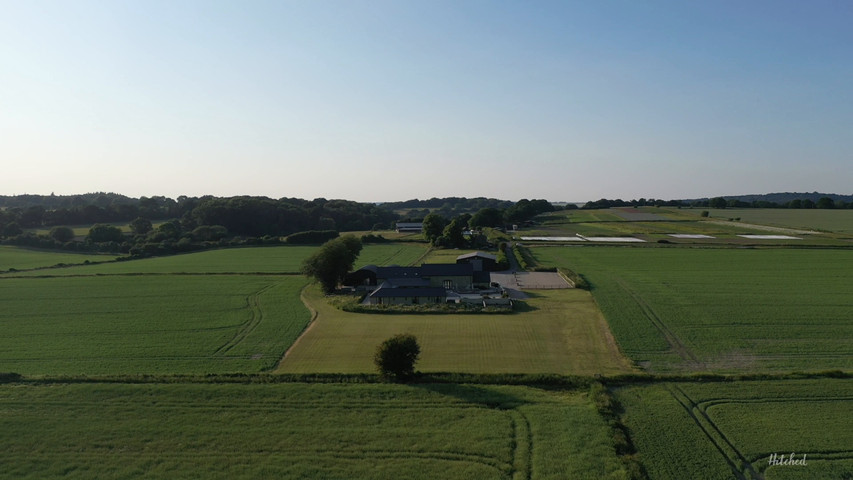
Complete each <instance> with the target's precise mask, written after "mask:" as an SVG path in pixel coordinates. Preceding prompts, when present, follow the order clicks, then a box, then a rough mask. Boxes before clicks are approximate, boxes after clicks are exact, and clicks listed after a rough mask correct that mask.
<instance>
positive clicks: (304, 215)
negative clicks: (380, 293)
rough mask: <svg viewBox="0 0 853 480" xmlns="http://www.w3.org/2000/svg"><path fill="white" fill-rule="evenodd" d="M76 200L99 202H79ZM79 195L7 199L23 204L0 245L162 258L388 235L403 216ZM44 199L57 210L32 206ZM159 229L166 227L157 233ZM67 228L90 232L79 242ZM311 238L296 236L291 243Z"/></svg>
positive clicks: (319, 206) (255, 200)
mask: <svg viewBox="0 0 853 480" xmlns="http://www.w3.org/2000/svg"><path fill="white" fill-rule="evenodd" d="M77 197H79V198H80V199H84V201H92V202H95V203H89V204H79V201H78V199H77ZM77 197H65V200H70V203H69V202H65V201H63V200H60V198H62V197H54V196H50V197H37V196H27V198H26V199H18V200H15V201H10V198H9V197H4V200H5V201H7V203H11V204H16V205H21V206H13V207H8V206H6V207H2V208H0V239H2V241H3V243H5V244H11V245H23V246H32V247H39V248H63V249H67V250H77V251H109V252H121V253H130V254H134V255H135V254H164V253H173V252H175V251H188V250H195V249H200V248H209V247H211V246H228V245H245V244H273V243H288V240H287V239H286V238H285V237H287V236H292V235H293V234H296V233H298V232H324V233H323V235H326V236H328V235H330V234H331V233H335V234H336V232H338V231H353V230H374V229H381V230H387V229H392V228H393V227H394V223H395V221H396V220H397V217H398V216H397V214H395V213H393V212H391V211H389V210H387V209H384V208H382V207H379V206H377V205H374V204H368V203H358V202H353V201H349V200H326V199H325V198H318V199H314V200H302V199H296V198H281V199H278V200H274V199H271V198H267V197H228V198H219V197H209V196H208V197H201V198H195V197H192V198H191V197H179V198H178V199H177V200H173V199H170V198H165V197H142V198H140V199H138V200H136V201H132V202H130V203H128V199H127V197H122V196H117V195H114V194H101V195H94V196H91V195H90V196H86V197H84V196H77ZM39 198H41V199H46V201H47V203H48V204H49V205H53V206H54V207H55V208H48V207H45V206H44V205H40V204H33V202H35V201H37V200H38V199H39ZM27 202H30V203H29V204H28V203H27ZM23 205H27V206H23ZM152 222H153V223H152ZM161 222H162V223H161ZM117 223H128V224H129V225H130V230H131V233H130V234H127V233H123V232H122V231H121V230H120V229H119V228H118V227H115V226H114V225H110V224H117ZM156 223H160V225H157V226H156V227H154V224H156ZM68 225H92V228H91V229H90V230H89V232H88V235H86V237H85V239H83V240H82V241H81V240H80V239H79V238H78V237H76V236H75V235H74V232H73V231H72V230H71V229H70V228H68ZM50 227H52V228H50ZM40 228H49V233H46V234H44V233H43V234H35V233H32V232H31V231H29V230H31V229H40ZM313 235H315V236H316V235H318V234H316V233H315V234H313ZM323 235H320V236H323ZM310 238H313V237H310V236H305V235H303V236H301V237H292V239H291V240H292V242H291V243H304V242H305V241H307V240H308V239H310ZM317 238H318V239H319V237H317ZM318 242H319V243H322V241H319V240H318Z"/></svg>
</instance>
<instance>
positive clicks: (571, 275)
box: [558, 267, 589, 290]
mask: <svg viewBox="0 0 853 480" xmlns="http://www.w3.org/2000/svg"><path fill="white" fill-rule="evenodd" d="M558 271H559V272H560V273H561V274H563V276H564V277H566V278H567V279H569V282H571V283H572V286H573V287H575V288H582V289H584V290H589V282H587V281H586V279H585V278H584V277H583V275H581V274H579V273H576V272H575V271H573V270H569V269H568V268H562V267H561V268H560V269H559V270H558Z"/></svg>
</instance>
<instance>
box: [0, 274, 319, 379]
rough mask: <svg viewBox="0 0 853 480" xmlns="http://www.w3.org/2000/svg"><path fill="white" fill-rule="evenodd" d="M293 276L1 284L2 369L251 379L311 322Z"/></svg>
mask: <svg viewBox="0 0 853 480" xmlns="http://www.w3.org/2000/svg"><path fill="white" fill-rule="evenodd" d="M305 284H306V280H305V279H304V278H302V277H298V276H260V275H216V276H198V275H142V276H99V277H53V278H7V279H0V298H2V300H3V309H2V310H0V324H2V325H3V336H2V337H0V364H2V365H3V370H4V371H14V372H18V373H22V374H36V375H38V374H120V373H209V372H257V371H261V370H265V369H269V368H272V367H273V366H275V364H276V363H277V362H278V360H279V358H280V357H281V355H282V354H283V353H284V351H285V350H286V349H287V347H289V346H290V344H291V343H293V341H294V340H296V337H297V336H298V335H299V333H300V332H301V331H302V330H303V329H304V327H305V325H306V324H307V323H308V321H309V319H310V314H309V312H308V310H307V309H305V307H304V305H303V304H302V303H301V302H300V300H299V290H300V288H302V286H303V285H305Z"/></svg>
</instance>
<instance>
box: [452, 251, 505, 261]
mask: <svg viewBox="0 0 853 480" xmlns="http://www.w3.org/2000/svg"><path fill="white" fill-rule="evenodd" d="M476 257H480V258H485V259H488V260H492V261H495V262H496V261H497V260H498V257H497V256H495V255H492V254H490V253H483V252H471V253H466V254H464V255H459V256H458V257H456V260H465V259H468V258H476Z"/></svg>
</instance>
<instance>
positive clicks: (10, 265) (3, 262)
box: [0, 245, 116, 273]
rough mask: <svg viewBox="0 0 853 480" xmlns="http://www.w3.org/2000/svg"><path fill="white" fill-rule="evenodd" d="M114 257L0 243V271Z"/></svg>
mask: <svg viewBox="0 0 853 480" xmlns="http://www.w3.org/2000/svg"><path fill="white" fill-rule="evenodd" d="M115 258H116V256H115V255H98V254H93V253H66V252H53V251H46V250H35V249H29V248H22V247H12V246H8V245H0V273H3V272H6V271H8V270H10V269H15V270H28V269H31V268H44V267H52V266H55V265H58V264H67V265H76V264H82V263H84V262H86V261H89V262H108V261H111V260H114V259H115Z"/></svg>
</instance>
